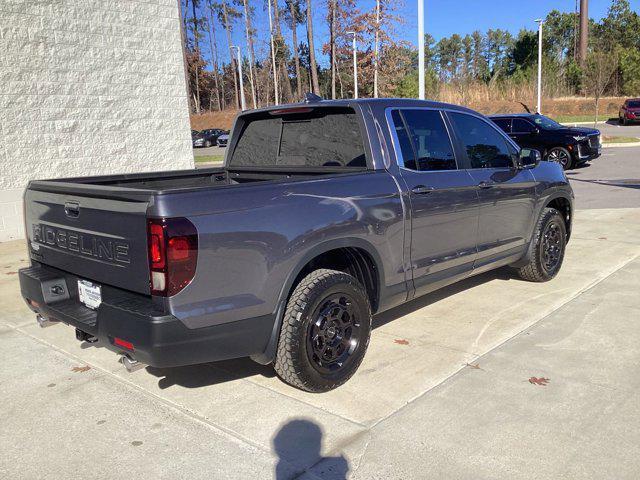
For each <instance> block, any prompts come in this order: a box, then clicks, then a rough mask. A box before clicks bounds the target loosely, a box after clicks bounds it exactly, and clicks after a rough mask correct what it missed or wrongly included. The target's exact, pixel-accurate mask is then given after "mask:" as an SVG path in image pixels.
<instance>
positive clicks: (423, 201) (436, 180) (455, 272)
mask: <svg viewBox="0 0 640 480" xmlns="http://www.w3.org/2000/svg"><path fill="white" fill-rule="evenodd" d="M391 120H392V123H393V128H392V132H393V133H395V135H394V142H395V143H396V148H395V150H396V152H397V157H398V164H399V166H400V175H401V177H402V179H403V181H404V183H405V185H406V188H407V192H408V198H409V204H410V208H411V248H410V252H411V269H412V276H413V284H414V288H415V294H416V295H422V294H424V293H427V292H429V291H431V290H434V289H436V288H438V287H439V286H441V285H442V284H444V283H448V282H450V281H451V280H452V279H458V278H463V277H465V276H466V275H468V274H469V272H470V271H471V270H472V268H473V263H474V260H475V258H476V238H477V228H478V215H479V207H478V194H477V191H476V186H475V183H474V180H473V179H472V177H471V175H469V173H468V172H467V171H466V170H464V169H459V168H458V162H457V161H456V160H457V159H456V156H455V153H454V149H453V146H452V143H451V139H450V137H449V133H448V131H447V127H446V124H445V122H444V119H443V117H442V114H441V112H440V111H438V110H434V109H425V108H420V109H412V108H407V109H399V110H392V111H391Z"/></svg>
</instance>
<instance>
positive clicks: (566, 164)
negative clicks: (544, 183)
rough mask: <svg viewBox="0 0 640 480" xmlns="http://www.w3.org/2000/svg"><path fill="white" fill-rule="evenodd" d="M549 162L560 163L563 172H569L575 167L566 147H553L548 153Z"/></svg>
mask: <svg viewBox="0 0 640 480" xmlns="http://www.w3.org/2000/svg"><path fill="white" fill-rule="evenodd" d="M547 160H548V161H550V162H556V163H559V164H560V166H562V169H563V170H569V169H570V168H571V167H572V166H573V159H572V158H571V153H569V150H567V149H566V148H564V147H553V148H551V149H550V150H549V152H548V153H547Z"/></svg>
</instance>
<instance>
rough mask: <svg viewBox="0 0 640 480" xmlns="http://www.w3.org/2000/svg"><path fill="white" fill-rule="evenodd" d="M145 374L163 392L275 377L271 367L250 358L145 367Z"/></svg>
mask: <svg viewBox="0 0 640 480" xmlns="http://www.w3.org/2000/svg"><path fill="white" fill-rule="evenodd" d="M147 372H149V373H150V374H151V375H154V376H156V377H158V378H159V380H158V387H160V388H161V389H163V390H164V389H165V388H169V387H172V386H174V385H180V386H182V387H185V388H199V387H206V386H209V385H217V384H219V383H225V382H230V381H233V380H239V379H241V378H246V377H252V376H254V375H262V376H264V377H274V376H275V375H276V373H275V371H274V370H273V367H272V366H271V365H260V364H259V363H256V362H254V361H253V360H251V359H250V358H238V359H234V360H225V361H222V362H215V363H203V364H200V365H189V366H186V367H174V368H156V367H147Z"/></svg>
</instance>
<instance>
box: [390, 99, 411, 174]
mask: <svg viewBox="0 0 640 480" xmlns="http://www.w3.org/2000/svg"><path fill="white" fill-rule="evenodd" d="M391 117H392V118H393V126H394V128H395V130H396V135H397V136H398V141H399V142H400V150H401V151H402V159H403V160H404V166H405V167H407V168H410V169H411V170H416V154H415V152H414V150H413V145H411V140H410V139H409V133H408V132H407V129H406V128H405V126H404V120H403V119H402V115H400V111H399V110H393V111H392V112H391Z"/></svg>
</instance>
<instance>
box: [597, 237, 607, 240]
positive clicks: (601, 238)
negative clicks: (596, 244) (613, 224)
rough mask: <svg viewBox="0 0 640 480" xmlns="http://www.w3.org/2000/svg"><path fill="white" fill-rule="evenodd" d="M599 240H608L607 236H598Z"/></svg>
mask: <svg viewBox="0 0 640 480" xmlns="http://www.w3.org/2000/svg"><path fill="white" fill-rule="evenodd" d="M598 240H607V237H598Z"/></svg>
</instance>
